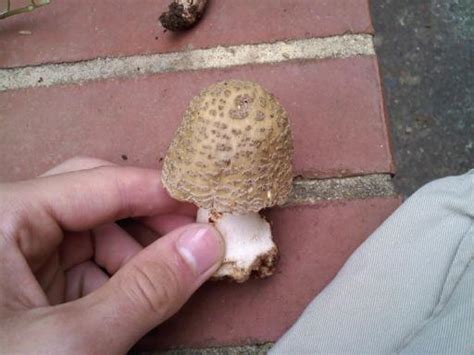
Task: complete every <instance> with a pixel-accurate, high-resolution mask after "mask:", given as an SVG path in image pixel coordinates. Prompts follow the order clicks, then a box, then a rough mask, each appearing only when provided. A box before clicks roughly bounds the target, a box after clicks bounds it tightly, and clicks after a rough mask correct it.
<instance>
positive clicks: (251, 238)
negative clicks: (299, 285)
mask: <svg viewBox="0 0 474 355" xmlns="http://www.w3.org/2000/svg"><path fill="white" fill-rule="evenodd" d="M197 222H199V223H212V224H214V226H215V227H216V229H217V230H218V231H219V232H220V233H221V234H222V237H223V238H224V241H225V245H226V250H225V258H224V262H223V263H222V265H221V267H220V268H219V270H217V272H216V273H215V274H214V275H213V278H214V279H223V278H229V279H232V280H235V281H237V282H244V281H246V280H247V279H248V278H249V277H250V275H251V274H255V275H256V276H258V277H260V278H263V277H267V276H270V275H272V274H273V272H274V270H275V266H276V262H277V260H278V249H277V247H276V245H275V243H274V242H273V238H272V234H271V230H270V224H269V223H268V222H267V221H266V220H265V219H264V218H263V217H261V216H260V215H259V214H258V213H248V214H228V213H223V214H214V213H210V212H209V211H208V210H206V209H202V208H201V209H199V211H198V214H197Z"/></svg>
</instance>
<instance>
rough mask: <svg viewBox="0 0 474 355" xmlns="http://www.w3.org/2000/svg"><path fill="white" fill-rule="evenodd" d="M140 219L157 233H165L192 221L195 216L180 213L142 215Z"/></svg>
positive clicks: (194, 219)
mask: <svg viewBox="0 0 474 355" xmlns="http://www.w3.org/2000/svg"><path fill="white" fill-rule="evenodd" d="M140 221H141V222H142V223H143V224H144V225H146V226H147V227H148V228H150V229H151V230H153V231H155V232H156V233H158V235H164V234H167V233H169V232H171V231H173V230H175V229H177V228H179V227H183V226H185V225H188V224H191V223H194V222H195V221H196V217H191V216H186V215H180V214H164V215H158V216H153V217H143V218H140Z"/></svg>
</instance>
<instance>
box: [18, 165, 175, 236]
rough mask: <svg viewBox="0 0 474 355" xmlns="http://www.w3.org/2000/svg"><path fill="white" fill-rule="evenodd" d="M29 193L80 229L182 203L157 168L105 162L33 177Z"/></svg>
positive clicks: (69, 226)
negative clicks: (91, 167)
mask: <svg viewBox="0 0 474 355" xmlns="http://www.w3.org/2000/svg"><path fill="white" fill-rule="evenodd" d="M19 194H23V195H25V194H28V195H27V196H28V198H29V199H35V200H36V201H37V202H38V203H39V204H40V206H42V207H43V208H44V209H45V210H47V211H48V212H49V214H50V215H51V216H52V217H54V218H55V219H56V221H58V222H59V224H60V225H61V227H63V228H64V229H67V230H72V231H77V230H83V229H88V228H92V227H94V226H96V225H98V224H102V223H106V222H110V221H114V220H117V219H120V218H125V217H135V216H149V215H153V214H162V213H169V212H172V211H174V209H176V208H177V207H179V203H178V202H177V201H175V200H173V199H172V198H171V197H170V196H169V195H168V193H167V192H166V191H165V189H164V188H163V186H162V184H161V180H160V174H159V172H158V171H156V170H149V169H140V168H132V167H119V166H105V167H99V168H94V169H89V170H82V171H76V172H71V173H65V174H60V175H55V176H50V177H43V178H39V179H35V180H31V181H29V182H27V183H25V184H24V186H23V188H22V189H20V191H19Z"/></svg>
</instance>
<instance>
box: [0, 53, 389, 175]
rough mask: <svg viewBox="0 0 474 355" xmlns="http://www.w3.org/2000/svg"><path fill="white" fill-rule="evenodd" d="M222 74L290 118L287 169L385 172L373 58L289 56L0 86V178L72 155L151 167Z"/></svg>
mask: <svg viewBox="0 0 474 355" xmlns="http://www.w3.org/2000/svg"><path fill="white" fill-rule="evenodd" d="M226 78H239V79H251V80H256V81H257V82H260V83H261V84H262V85H264V86H265V87H266V88H268V89H269V90H270V91H271V92H272V93H274V94H275V95H276V96H277V97H278V99H279V100H280V101H281V103H282V104H283V106H284V107H285V108H286V110H287V111H288V113H289V115H290V120H291V125H292V129H293V136H294V141H295V154H294V166H295V171H296V174H300V175H306V176H318V177H327V176H344V175H354V174H369V173H374V172H392V170H393V164H392V158H391V154H390V149H389V146H388V137H387V127H386V122H385V116H384V111H383V104H382V95H381V90H380V82H379V77H378V74H377V64H376V61H375V57H354V58H348V59H335V60H327V61H307V62H292V63H285V64H276V65H257V66H245V67H237V68H232V69H228V70H208V71H196V72H190V73H168V74H163V75H155V76H147V77H142V78H139V79H135V80H108V81H101V82H95V83H87V84H84V85H81V86H78V85H70V86H65V87H61V86H53V87H50V88H37V89H28V90H19V91H6V92H3V93H0V102H1V104H0V138H1V139H0V150H1V151H4V152H6V151H10V150H11V149H12V147H16V148H15V154H2V155H1V156H0V166H2V167H3V168H4V169H2V170H1V171H0V181H1V180H7V179H9V180H11V179H20V178H26V177H29V176H34V175H37V174H39V173H41V172H42V171H43V170H45V169H47V168H48V167H49V166H51V165H52V164H56V163H58V162H60V161H62V160H64V159H67V158H69V157H72V156H75V155H93V156H98V157H101V158H104V159H109V160H112V161H115V162H123V161H122V159H121V157H122V155H126V156H127V158H128V160H127V162H125V163H128V164H133V165H140V166H148V167H157V166H158V165H159V160H160V158H161V157H163V156H164V154H165V152H166V148H167V147H168V145H169V143H170V141H171V139H172V136H173V134H174V132H175V130H176V127H177V126H178V124H179V122H180V121H181V117H182V113H183V112H184V110H185V108H186V106H187V104H188V102H189V100H190V99H191V98H192V97H193V96H194V95H195V94H197V93H198V92H199V91H200V90H201V89H202V88H203V87H205V86H206V85H208V84H210V83H213V82H215V81H218V80H222V79H226Z"/></svg>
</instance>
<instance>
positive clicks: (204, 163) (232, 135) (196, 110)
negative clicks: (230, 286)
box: [162, 80, 293, 282]
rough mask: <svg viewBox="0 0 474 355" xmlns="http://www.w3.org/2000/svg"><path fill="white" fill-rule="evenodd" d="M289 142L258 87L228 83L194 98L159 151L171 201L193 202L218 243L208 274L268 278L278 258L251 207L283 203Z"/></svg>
mask: <svg viewBox="0 0 474 355" xmlns="http://www.w3.org/2000/svg"><path fill="white" fill-rule="evenodd" d="M292 151H293V144H292V138H291V131H290V126H289V122H288V117H287V114H286V112H285V110H284V109H283V108H282V107H281V106H280V104H279V103H278V102H277V100H276V99H275V97H274V96H273V95H271V94H269V93H268V92H267V91H266V90H265V89H264V88H262V87H261V86H260V85H258V84H256V83H253V82H249V81H238V80H229V81H223V82H220V83H217V84H215V85H212V86H210V87H209V88H207V89H206V90H204V91H202V92H201V93H200V94H199V95H198V96H196V97H195V98H194V99H193V100H192V101H191V103H190V105H189V107H188V109H187V111H186V112H185V114H184V118H183V121H182V123H181V125H180V127H179V128H178V131H177V133H176V136H175V137H174V139H173V141H172V143H171V145H170V147H169V149H168V152H167V154H166V157H165V160H164V165H163V173H162V180H163V184H164V186H165V187H166V189H167V190H168V192H169V193H170V195H171V196H173V197H174V198H176V199H178V200H181V201H189V202H192V203H194V204H196V205H197V206H198V207H199V208H200V210H199V212H198V218H197V220H198V222H211V223H214V224H215V227H216V228H217V229H218V230H219V231H220V232H221V234H222V235H223V237H224V240H225V242H226V256H225V260H224V263H223V265H222V266H221V268H220V269H219V270H218V271H217V273H216V274H215V275H214V276H215V277H216V278H224V277H226V278H232V279H234V280H236V281H239V282H241V281H245V280H246V279H248V277H249V276H250V274H251V273H252V272H253V273H255V274H256V275H257V276H260V277H265V276H268V275H271V274H272V272H273V270H274V267H275V263H276V260H277V257H278V251H277V248H276V246H275V244H274V243H273V241H272V235H271V231H270V225H269V224H268V222H266V221H265V219H264V218H262V217H261V216H260V215H259V214H258V212H259V211H260V210H262V209H263V208H266V207H271V206H275V205H281V204H283V203H285V202H286V200H287V198H288V195H289V193H290V190H291V186H292V176H293V174H292V167H291V157H292Z"/></svg>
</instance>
